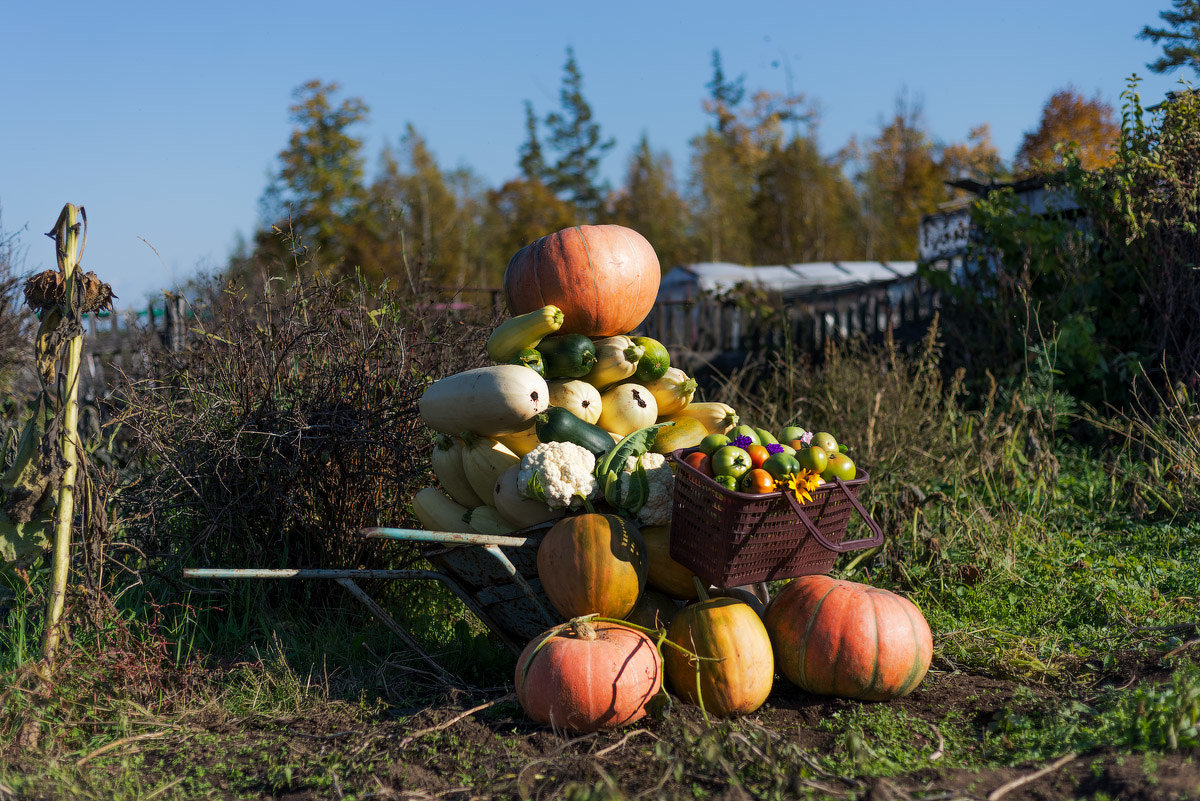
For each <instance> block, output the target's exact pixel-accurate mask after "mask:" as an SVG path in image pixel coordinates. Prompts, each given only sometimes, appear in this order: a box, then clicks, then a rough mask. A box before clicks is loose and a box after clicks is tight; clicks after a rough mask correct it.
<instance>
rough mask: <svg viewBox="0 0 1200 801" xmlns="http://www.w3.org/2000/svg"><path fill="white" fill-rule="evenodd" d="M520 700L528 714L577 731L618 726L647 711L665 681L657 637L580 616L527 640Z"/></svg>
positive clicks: (519, 682) (519, 684)
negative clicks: (656, 641)
mask: <svg viewBox="0 0 1200 801" xmlns="http://www.w3.org/2000/svg"><path fill="white" fill-rule="evenodd" d="M515 683H516V688H517V700H518V702H520V704H521V708H522V709H524V710H525V714H527V715H529V717H531V718H533V719H534V720H536V721H538V722H539V723H544V724H546V725H548V726H554V727H555V728H560V729H569V730H571V731H575V732H589V731H597V730H599V729H614V728H617V727H618V726H624V725H625V724H627V723H632V722H634V721H635V720H638V719H639V718H641V717H642V716H643V715H645V714H646V703H647V702H648V701H649V700H650V699H651V698H653V697H654V695H655V693H657V692H658V691H659V689H660V688H661V687H662V669H661V664H660V660H659V655H658V650H657V649H656V648H655V647H654V641H653V640H651V639H650V637H648V636H647V635H645V634H643V633H642V632H640V631H635V630H634V629H631V628H629V627H628V626H622V625H619V624H616V623H605V622H593V623H586V622H576V623H572V624H571V625H569V626H565V627H556V628H553V629H550V630H549V631H547V632H545V633H543V634H542V635H541V636H539V637H538V638H536V639H535V640H533V641H532V642H530V643H529V644H528V645H527V646H525V650H523V651H522V652H521V656H520V658H519V659H517V672H516V682H515Z"/></svg>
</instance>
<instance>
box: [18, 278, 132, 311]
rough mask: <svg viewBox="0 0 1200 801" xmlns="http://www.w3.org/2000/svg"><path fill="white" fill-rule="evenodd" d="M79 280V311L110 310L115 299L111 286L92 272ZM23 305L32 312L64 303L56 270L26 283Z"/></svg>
mask: <svg viewBox="0 0 1200 801" xmlns="http://www.w3.org/2000/svg"><path fill="white" fill-rule="evenodd" d="M80 280H81V281H82V284H83V307H82V308H81V309H80V311H84V312H93V311H106V310H111V309H112V307H113V305H112V302H113V300H114V299H115V298H116V297H117V296H116V295H114V294H113V291H112V285H110V284H106V283H104V282H103V281H101V280H100V279H99V278H97V277H96V274H95V273H93V272H89V273H84V274H83V275H82V276H81V278H80ZM25 303H26V304H27V305H28V306H29V308H31V309H33V310H34V311H40V310H42V309H48V308H50V307H52V306H61V305H63V304H64V303H66V290H65V287H64V285H63V276H62V273H61V272H59V271H58V270H46V271H45V272H40V273H38V274H37V275H35V276H33V277H31V278H30V279H29V280H28V281H26V282H25Z"/></svg>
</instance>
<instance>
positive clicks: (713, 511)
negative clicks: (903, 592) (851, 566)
mask: <svg viewBox="0 0 1200 801" xmlns="http://www.w3.org/2000/svg"><path fill="white" fill-rule="evenodd" d="M693 450H695V449H694V448H689V449H685V450H678V451H675V453H673V454H672V459H673V460H674V462H675V465H676V469H675V499H674V504H673V508H672V515H671V558H672V559H674V560H675V561H676V562H679V563H680V564H681V565H683V566H684V567H687V568H688V569H689V570H691V571H692V572H693V573H695V574H696V575H697V576H699V577H700V578H701V579H703V580H704V581H707V582H710V583H711V584H713V585H714V586H717V587H735V586H738V585H741V584H752V583H754V582H757V581H767V580H769V579H783V578H793V577H795V576H807V575H812V574H815V573H828V572H829V571H830V570H832V569H833V563H834V561H835V560H836V559H837V556H838V554H840V553H845V552H847V551H853V550H858V549H861V548H873V547H875V546H876V545H879V544H880V543H881V542H883V532H882V531H881V530H880V528H879V524H877V523H876V522H875V521H874V520H872V519H871V516H870V515H869V514H868V513H867V510H866V509H864V508H863V506H862V504H860V503H859V502H858V493H859V490H860V489H861V488H862V487H863V486H864V485H865V484H866V483H867V480H868V479H869V478H870V476H869V475H868V474H867V473H866V471H863V470H859V471H858V477H857V478H855V479H854V480H853V481H842V480H841V479H834V480H833V481H831V482H827V483H825V484H822V485H821V486H820V487H818V488H817V489H815V490H813V492H812V496H813V499H812V500H811V501H810V502H808V503H804V504H801V503H800V502H798V501H797V500H796V498H795V496H794V495H793V494H792V493H791V492H769V493H766V494H761V495H753V494H748V493H744V492H733V491H731V490H727V489H725V488H724V487H722V486H721V485H720V484H718V483H717V482H716V481H713V480H712V479H711V478H709V477H708V476H706V475H704V474H703V473H701V472H700V471H699V470H697V469H696V468H694V467H692V466H691V465H689V464H688V463H687V462H685V461H684V457H685V456H686V455H687V454H688V453H690V452H691V451H693ZM855 512H857V513H858V514H859V515H861V516H862V518H863V520H864V521H866V524H867V527H868V528H869V529H870V530H871V536H869V537H866V538H863V539H857V540H851V541H849V542H843V539H844V538H845V536H846V527H847V525H848V524H849V522H850V518H851V516H852V515H853V514H854V513H855Z"/></svg>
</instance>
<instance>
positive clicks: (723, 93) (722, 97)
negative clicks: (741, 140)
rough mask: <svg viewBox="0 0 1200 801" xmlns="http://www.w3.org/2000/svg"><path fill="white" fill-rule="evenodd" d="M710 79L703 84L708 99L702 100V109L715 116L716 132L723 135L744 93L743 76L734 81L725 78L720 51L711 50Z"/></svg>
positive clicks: (735, 116)
mask: <svg viewBox="0 0 1200 801" xmlns="http://www.w3.org/2000/svg"><path fill="white" fill-rule="evenodd" d="M712 67H713V77H712V80H711V81H709V82H708V83H707V84H705V86H706V88H707V89H708V95H709V96H708V99H707V100H705V101H704V110H705V111H707V112H708V113H709V114H712V115H713V117H715V118H716V130H717V133H719V134H721V135H722V136H724V135H725V134H726V133H727V132H728V130H729V128H730V126H731V125H732V124H733V122H734V120H735V119H736V118H737V114H736V113H735V112H734V109H736V108H737V107H738V106H739V105H740V104H741V102H742V97H743V96H744V95H745V94H746V90H745V87H744V86H743V85H742V84H743V80H744V78H745V76H742V75H739V76H738V78H737V80H735V81H727V80H725V70H724V69H722V67H721V51H720V50H713V51H712Z"/></svg>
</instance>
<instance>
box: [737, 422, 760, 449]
mask: <svg viewBox="0 0 1200 801" xmlns="http://www.w3.org/2000/svg"><path fill="white" fill-rule="evenodd" d="M738 437H749V438H750V444H751V445H762V444H763V443H762V440H761V439H759V438H758V429H756V428H755V427H754V426H748V425H746V424H745V423H743V424H742V425H740V426H734V427H733V430H732V431H730V432H729V441H730V442H733V441H734V440H735V439H737V438H738Z"/></svg>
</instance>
